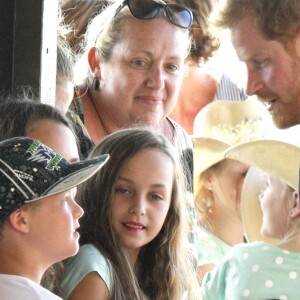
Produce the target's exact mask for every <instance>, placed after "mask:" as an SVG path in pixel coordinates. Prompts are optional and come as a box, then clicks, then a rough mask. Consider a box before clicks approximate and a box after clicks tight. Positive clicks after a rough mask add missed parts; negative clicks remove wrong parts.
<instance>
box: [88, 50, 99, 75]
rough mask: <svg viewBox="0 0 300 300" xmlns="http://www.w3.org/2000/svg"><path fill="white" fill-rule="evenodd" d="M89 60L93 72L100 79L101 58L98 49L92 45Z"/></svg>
mask: <svg viewBox="0 0 300 300" xmlns="http://www.w3.org/2000/svg"><path fill="white" fill-rule="evenodd" d="M88 62H89V66H90V70H91V72H92V73H93V75H94V77H97V78H98V79H100V77H101V74H100V59H99V57H98V54H97V49H96V48H95V47H92V48H91V49H90V51H89V53H88Z"/></svg>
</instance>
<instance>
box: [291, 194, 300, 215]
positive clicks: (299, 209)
mask: <svg viewBox="0 0 300 300" xmlns="http://www.w3.org/2000/svg"><path fill="white" fill-rule="evenodd" d="M290 217H291V218H293V219H294V218H298V217H300V201H299V194H298V192H296V191H294V192H293V206H292V208H291V212H290Z"/></svg>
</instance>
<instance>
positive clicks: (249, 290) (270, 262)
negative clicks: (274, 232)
mask: <svg viewBox="0 0 300 300" xmlns="http://www.w3.org/2000/svg"><path fill="white" fill-rule="evenodd" d="M201 294H202V297H203V300H208V299H211V300H243V299H249V300H250V299H251V300H267V299H268V300H269V299H278V300H298V299H300V253H296V252H289V251H287V250H283V249H281V248H278V247H275V246H273V245H271V244H266V243H264V242H253V243H249V244H240V245H236V246H234V247H232V249H231V250H230V251H229V253H228V255H227V256H226V257H225V259H224V260H223V262H222V263H221V264H220V265H219V266H218V267H217V268H216V269H214V270H213V271H211V272H209V273H207V274H206V276H205V277H204V280H203V285H202V287H201Z"/></svg>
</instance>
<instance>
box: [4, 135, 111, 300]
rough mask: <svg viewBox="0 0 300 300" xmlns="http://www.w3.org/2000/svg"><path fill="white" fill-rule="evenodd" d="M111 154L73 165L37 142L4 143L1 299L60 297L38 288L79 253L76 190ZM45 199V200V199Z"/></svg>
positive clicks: (17, 140) (21, 139) (80, 212)
mask: <svg viewBox="0 0 300 300" xmlns="http://www.w3.org/2000/svg"><path fill="white" fill-rule="evenodd" d="M108 157H109V155H102V156H99V157H96V158H93V159H88V160H84V161H81V162H78V163H73V164H69V163H68V162H67V161H66V160H65V159H64V158H63V157H62V156H61V155H60V154H57V153H55V152H54V151H52V150H51V149H50V148H48V147H47V146H45V145H44V144H42V143H41V142H40V141H38V140H34V139H31V138H27V137H16V138H11V139H8V140H5V141H2V142H0V262H1V263H0V290H1V298H2V299H6V300H10V299H11V300H13V299H14V300H15V299H28V300H29V299H30V300H35V299H43V300H44V299H61V298H59V297H57V296H56V295H54V294H52V293H51V292H50V291H48V290H46V289H44V288H42V287H41V286H40V285H39V284H40V281H41V277H42V275H43V273H44V272H45V270H46V269H47V268H48V267H49V266H51V265H52V264H54V263H55V262H58V261H60V260H63V259H65V258H67V257H69V256H72V255H74V254H76V252H77V251H78V247H79V246H78V239H79V234H78V232H77V231H76V230H77V229H78V227H79V223H78V220H79V218H80V217H81V216H82V215H83V210H82V209H81V207H80V206H79V205H78V204H77V203H76V202H75V200H74V197H75V195H76V186H77V185H79V184H80V183H82V182H84V181H85V180H87V179H88V178H89V177H91V176H92V175H93V174H95V173H96V172H97V171H98V170H99V169H100V168H101V166H102V165H103V164H104V163H105V162H106V161H107V159H108ZM40 200H42V201H40Z"/></svg>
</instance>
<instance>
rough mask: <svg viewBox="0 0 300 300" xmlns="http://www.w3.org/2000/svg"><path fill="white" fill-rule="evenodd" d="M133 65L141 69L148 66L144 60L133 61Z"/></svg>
mask: <svg viewBox="0 0 300 300" xmlns="http://www.w3.org/2000/svg"><path fill="white" fill-rule="evenodd" d="M132 65H133V66H135V67H139V68H140V67H144V66H146V65H147V63H146V62H145V61H144V60H142V59H136V60H133V61H132Z"/></svg>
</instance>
